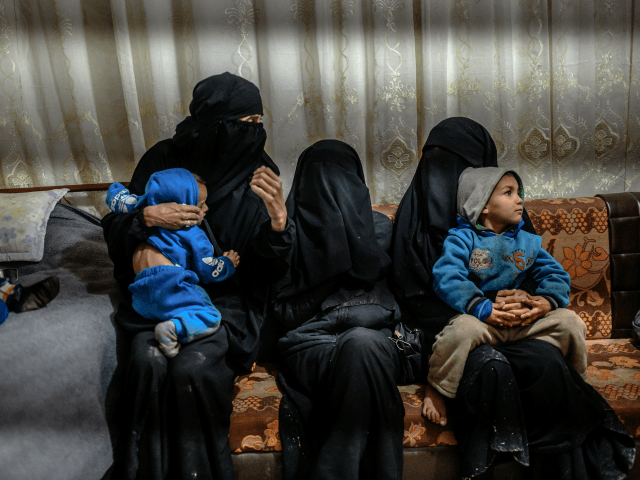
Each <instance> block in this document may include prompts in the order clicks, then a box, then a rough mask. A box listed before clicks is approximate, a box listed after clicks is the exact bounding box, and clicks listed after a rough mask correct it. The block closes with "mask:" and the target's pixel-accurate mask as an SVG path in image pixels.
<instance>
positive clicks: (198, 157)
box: [129, 73, 280, 255]
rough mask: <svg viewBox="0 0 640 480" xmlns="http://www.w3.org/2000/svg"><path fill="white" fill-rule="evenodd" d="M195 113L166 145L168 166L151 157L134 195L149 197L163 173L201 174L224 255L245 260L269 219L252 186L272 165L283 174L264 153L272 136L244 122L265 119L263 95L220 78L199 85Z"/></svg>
mask: <svg viewBox="0 0 640 480" xmlns="http://www.w3.org/2000/svg"><path fill="white" fill-rule="evenodd" d="M189 111H190V112H191V116H189V117H187V118H186V119H185V120H184V121H183V122H181V123H180V124H179V125H178V126H177V128H176V134H175V135H174V137H173V139H172V140H168V141H166V142H167V143H170V145H166V146H165V147H166V148H167V149H168V151H167V152H166V155H164V156H163V161H162V162H158V155H157V152H154V153H153V154H151V155H149V156H150V157H151V158H150V161H145V160H146V159H145V157H146V156H147V155H145V157H143V158H142V159H141V160H140V163H139V164H138V166H137V167H136V171H135V172H134V174H133V178H132V179H131V183H130V185H129V190H131V192H132V193H136V194H137V193H140V192H144V187H145V185H146V183H147V180H148V179H149V177H150V176H151V175H152V174H153V173H154V172H156V171H158V170H163V169H166V168H174V167H182V168H186V169H187V170H189V171H191V172H193V173H197V174H198V175H200V176H201V177H202V178H203V180H204V181H205V182H206V184H207V190H208V196H207V205H208V206H209V212H208V213H207V221H208V222H209V225H210V226H211V229H212V231H213V234H214V235H215V237H216V240H217V241H218V243H219V244H220V246H221V247H222V248H223V249H224V250H229V249H233V250H235V251H237V252H239V253H240V255H242V253H243V252H244V251H245V249H246V247H247V246H248V244H249V243H250V241H251V239H252V238H253V237H254V236H255V232H256V229H257V228H258V227H259V225H260V224H261V223H262V221H263V220H264V219H265V215H266V210H265V206H264V204H263V202H262V200H261V199H260V198H259V197H258V196H257V195H256V194H254V193H253V192H252V191H251V187H250V185H249V184H250V181H251V177H252V176H253V172H254V171H255V170H256V169H257V168H258V167H259V166H261V165H266V166H267V167H269V168H271V169H272V170H273V171H274V172H275V173H276V174H277V175H279V174H280V170H279V169H278V167H277V166H276V165H275V163H273V160H271V158H270V157H269V156H268V155H267V154H266V153H265V152H264V144H265V142H266V138H267V134H266V132H265V130H264V127H263V126H262V124H260V123H253V122H245V121H241V120H239V118H242V117H245V116H249V115H254V114H261V113H262V101H261V99H260V91H259V90H258V87H256V86H255V85H254V84H253V83H251V82H249V81H248V80H245V79H243V78H241V77H238V76H236V75H232V74H230V73H223V74H220V75H214V76H211V77H209V78H206V79H205V80H202V81H201V82H200V83H198V85H196V87H195V89H194V92H193V100H192V101H191V104H190V105H189ZM161 143H162V142H161ZM150 152H151V150H150ZM160 163H162V165H161V164H160Z"/></svg>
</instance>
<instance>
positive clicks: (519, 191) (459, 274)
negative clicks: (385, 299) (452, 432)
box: [423, 167, 587, 425]
mask: <svg viewBox="0 0 640 480" xmlns="http://www.w3.org/2000/svg"><path fill="white" fill-rule="evenodd" d="M523 194H524V189H523V187H522V181H521V180H520V177H519V176H518V174H517V173H515V172H513V171H509V170H507V169H505V168H498V167H486V168H476V169H474V168H468V169H466V170H465V171H464V172H462V175H460V179H459V182H458V198H457V201H458V227H457V228H452V229H451V230H449V233H448V236H447V238H446V239H445V241H444V244H443V251H442V256H441V257H440V258H439V259H438V261H437V262H436V263H435V265H434V267H433V279H434V280H433V287H434V291H435V293H436V294H437V295H438V296H439V297H440V298H441V299H442V300H443V301H444V302H446V303H447V304H448V305H449V306H451V307H452V308H454V309H455V310H457V311H459V312H460V315H456V316H455V317H453V318H452V319H451V320H450V322H449V324H448V325H447V326H446V327H445V328H444V329H443V330H442V331H441V332H440V333H439V334H438V335H437V336H436V342H435V343H434V345H433V354H432V355H431V357H430V359H429V375H428V377H427V381H428V385H427V388H426V393H425V400H424V405H423V414H424V415H425V416H426V417H427V418H428V419H429V420H431V421H432V422H434V423H438V424H440V425H445V424H446V407H445V402H444V398H443V397H448V398H454V397H455V396H456V392H457V389H458V384H459V382H460V379H461V378H462V373H463V370H464V366H465V363H466V361H467V357H468V355H469V352H470V351H471V350H473V349H474V348H475V347H477V346H478V345H480V344H489V345H503V344H505V343H512V342H515V341H518V340H523V339H538V340H543V341H545V342H548V343H550V344H551V345H554V346H556V347H557V348H559V349H560V351H561V352H562V354H563V355H564V356H565V357H566V358H567V359H568V361H569V363H571V364H572V365H573V367H574V368H575V369H576V370H577V372H578V373H579V374H580V375H582V376H583V377H585V376H586V372H587V348H586V343H585V336H586V331H587V327H586V325H585V323H584V322H583V321H582V319H581V318H580V317H579V316H578V315H576V314H575V313H574V312H572V311H571V310H567V309H566V308H564V307H566V306H567V305H568V304H569V291H570V280H571V279H570V277H569V274H568V273H567V272H565V271H564V269H563V268H562V265H560V264H559V263H558V262H557V261H556V260H555V259H554V258H553V257H552V256H551V255H550V254H549V253H548V252H547V251H546V250H544V249H543V248H542V237H540V236H538V235H534V234H531V233H528V232H526V231H524V230H521V227H522V225H523V224H524V222H523V221H522V212H523V200H524V195H523ZM527 278H533V280H535V283H537V284H538V287H537V290H536V291H535V292H534V294H535V295H536V296H541V297H544V298H545V299H546V300H547V301H548V302H549V304H550V305H551V308H552V310H551V312H549V313H547V314H546V315H544V316H542V317H540V318H538V319H537V320H535V321H533V318H532V315H533V313H531V312H529V313H524V314H522V315H521V316H520V317H519V318H517V317H516V315H515V314H514V313H512V312H509V311H503V310H502V309H501V307H502V306H503V304H495V303H493V302H492V300H490V298H495V294H496V293H497V292H498V291H500V290H505V289H518V288H519V287H520V286H521V285H522V283H523V282H524V281H525V280H526V279H527Z"/></svg>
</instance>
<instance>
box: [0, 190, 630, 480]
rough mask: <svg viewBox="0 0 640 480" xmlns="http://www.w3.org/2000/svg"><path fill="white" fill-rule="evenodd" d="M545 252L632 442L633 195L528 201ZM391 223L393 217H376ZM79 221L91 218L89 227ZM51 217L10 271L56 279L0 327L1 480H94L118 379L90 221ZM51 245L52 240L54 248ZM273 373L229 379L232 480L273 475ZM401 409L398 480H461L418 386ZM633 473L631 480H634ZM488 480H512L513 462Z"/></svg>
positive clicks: (105, 267)
mask: <svg viewBox="0 0 640 480" xmlns="http://www.w3.org/2000/svg"><path fill="white" fill-rule="evenodd" d="M525 206H526V208H527V210H528V211H529V215H530V217H531V220H532V222H533V224H534V226H535V228H536V230H537V232H538V233H539V234H540V235H541V236H542V238H543V245H544V247H545V248H546V249H547V250H548V251H549V252H551V253H552V254H553V255H554V256H555V258H556V259H558V261H559V262H561V263H562V264H563V266H564V267H565V269H566V270H567V271H568V272H569V274H570V275H571V277H572V290H571V304H570V306H569V308H572V309H573V310H575V311H576V312H577V313H578V314H579V315H580V316H581V317H582V318H583V320H584V321H585V323H586V324H587V327H588V328H587V335H588V339H587V344H588V350H589V371H588V374H589V380H588V381H589V382H590V383H591V384H592V385H593V386H594V387H595V388H596V389H597V390H598V391H599V392H600V393H601V394H602V396H603V397H604V398H605V399H606V400H607V401H608V402H609V403H610V404H611V406H612V407H613V408H614V410H615V411H616V413H617V414H618V416H619V418H620V419H621V421H622V422H623V423H624V424H625V426H626V427H627V429H628V430H629V432H630V433H631V434H633V435H634V437H635V438H636V439H637V443H640V401H638V396H639V394H640V350H639V349H638V348H640V345H639V344H638V343H635V340H634V339H633V337H632V320H633V318H634V316H635V314H636V312H637V311H638V310H640V193H620V194H611V195H600V196H597V197H589V198H561V199H542V200H532V201H527V202H526V203H525ZM373 208H374V209H375V210H377V211H380V212H382V213H385V214H386V215H388V216H389V217H390V218H392V219H393V217H394V214H395V210H396V206H393V205H375V206H374V207H373ZM89 217H90V216H89ZM89 217H87V216H86V215H83V214H82V213H80V212H78V211H75V210H73V209H71V208H69V207H64V206H63V205H58V206H57V207H56V208H55V210H54V211H53V213H52V215H51V218H50V219H49V225H48V226H47V229H46V242H45V254H44V259H43V260H42V261H40V262H38V263H37V264H28V263H25V262H22V263H17V264H14V265H8V266H15V267H18V268H19V269H20V275H21V279H22V280H23V281H24V282H25V284H29V283H32V282H35V281H38V280H40V279H41V278H44V277H45V276H47V275H52V274H55V275H58V276H59V277H60V280H61V290H60V294H59V296H58V297H57V298H56V299H55V300H54V301H53V302H52V303H51V304H49V305H48V306H47V308H45V309H43V310H39V311H35V312H28V313H22V314H19V315H16V314H11V315H10V316H9V318H8V319H7V321H6V322H5V323H4V324H3V325H0V364H2V368H1V369H0V412H2V414H1V415H0V479H4V478H6V479H9V480H27V479H28V480H39V479H42V480H58V479H60V480H91V479H96V480H97V479H99V478H101V476H102V475H103V474H104V473H105V471H106V470H107V469H108V467H109V465H110V463H111V436H112V435H113V434H114V433H115V432H113V431H110V430H109V424H110V422H108V419H109V418H110V415H111V414H112V412H113V405H114V403H115V401H116V400H117V397H118V395H117V394H118V387H119V385H120V384H121V383H120V382H121V381H122V378H123V374H124V372H123V370H124V368H123V365H124V361H123V359H124V355H126V352H127V348H126V342H124V341H123V339H124V338H126V336H124V335H122V332H121V331H119V328H118V327H117V325H116V324H115V323H114V320H113V314H114V312H115V309H116V308H117V305H118V303H119V301H120V300H121V299H120V295H119V290H118V288H117V285H116V284H115V281H114V280H113V276H112V269H113V266H112V264H111V262H110V260H109V258H108V255H107V252H106V245H105V244H104V240H103V237H102V230H101V228H100V224H99V220H98V219H96V218H89ZM56 239H57V240H56ZM276 369H277V366H276V365H270V364H256V365H254V368H253V370H252V372H251V373H249V374H247V375H243V376H241V377H239V378H237V380H236V382H235V395H234V400H233V414H232V417H231V430H230V436H229V440H230V444H231V450H232V452H233V461H234V464H235V466H236V472H237V476H238V479H239V480H248V479H252V480H254V479H265V480H266V479H277V478H280V477H281V472H282V464H281V453H280V452H281V444H280V439H279V430H278V407H279V404H280V399H281V394H280V392H279V389H278V385H277V383H276V381H275V377H276V375H275V374H276ZM399 389H400V393H401V395H402V399H403V401H404V406H405V412H406V415H405V426H404V446H405V449H404V458H405V469H404V478H405V479H423V480H429V479H439V480H447V479H454V478H456V479H457V478H460V475H459V472H458V469H457V468H458V462H457V461H456V459H457V456H458V454H459V453H458V450H457V447H456V440H455V437H454V435H453V433H452V432H451V430H450V429H449V428H444V427H440V426H437V425H434V424H431V423H430V422H425V420H424V419H423V418H422V416H421V414H420V411H421V408H420V407H421V400H422V397H423V386H421V385H409V386H402V387H399ZM638 464H640V462H636V466H635V467H634V471H633V472H632V474H631V475H630V478H636V479H640V466H638ZM494 475H495V478H497V479H501V478H505V479H506V478H513V479H517V478H520V477H521V476H522V470H521V469H520V467H519V466H518V464H516V463H515V462H511V463H506V464H501V465H497V466H496V467H495V471H494Z"/></svg>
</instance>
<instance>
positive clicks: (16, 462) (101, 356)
mask: <svg viewBox="0 0 640 480" xmlns="http://www.w3.org/2000/svg"><path fill="white" fill-rule="evenodd" d="M4 266H11V267H18V269H19V270H18V272H19V279H18V283H22V284H23V285H30V284H32V283H35V282H37V281H39V280H41V279H44V278H46V277H47V276H49V275H57V276H58V277H59V278H60V293H59V295H58V296H57V297H56V298H55V299H54V300H53V301H52V302H51V303H50V304H49V305H48V306H47V307H45V308H43V309H40V310H36V311H33V312H26V313H21V314H15V313H11V314H10V315H9V318H8V319H7V320H6V321H5V323H4V324H2V325H0V478H2V479H5V478H6V479H11V480H22V479H24V480H27V479H28V480H38V479H43V480H44V479H46V480H56V479H60V480H63V479H64V480H70V479H78V480H91V479H99V478H100V477H101V476H102V474H103V473H104V472H105V471H106V470H107V468H108V467H109V465H110V463H111V458H112V455H111V441H110V435H109V429H108V427H107V420H106V418H107V412H108V410H109V409H108V408H105V405H109V404H110V403H112V400H113V399H114V398H115V397H114V395H113V391H112V390H113V388H114V387H113V385H112V384H111V379H112V377H113V376H114V372H115V371H116V365H117V361H116V360H117V359H116V327H115V326H114V323H113V316H114V311H115V309H116V307H117V305H118V303H119V302H120V293H119V291H118V287H117V284H116V282H115V280H114V279H113V265H112V263H111V261H110V260H109V257H108V255H107V248H106V244H105V242H104V239H103V236H102V229H101V227H100V222H99V220H98V219H96V218H95V217H91V216H90V215H87V214H84V213H83V212H81V211H80V210H76V209H74V208H72V207H68V206H64V205H57V206H56V208H55V209H54V211H53V213H52V214H51V217H50V219H49V223H48V226H47V234H46V238H45V253H44V258H43V259H42V261H40V262H38V263H28V262H20V263H17V262H16V263H12V264H8V263H5V264H4Z"/></svg>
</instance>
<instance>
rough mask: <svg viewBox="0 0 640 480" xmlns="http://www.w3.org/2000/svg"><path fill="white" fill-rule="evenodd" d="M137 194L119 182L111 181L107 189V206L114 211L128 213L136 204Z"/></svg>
mask: <svg viewBox="0 0 640 480" xmlns="http://www.w3.org/2000/svg"><path fill="white" fill-rule="evenodd" d="M138 198H139V197H138V195H134V194H133V193H131V192H129V190H128V189H127V188H126V187H125V186H124V185H122V184H121V183H118V182H116V183H112V184H111V185H110V186H109V189H108V190H107V199H106V201H107V206H108V207H109V210H111V211H112V212H115V213H129V212H131V211H132V210H133V209H134V208H136V205H137V204H138Z"/></svg>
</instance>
